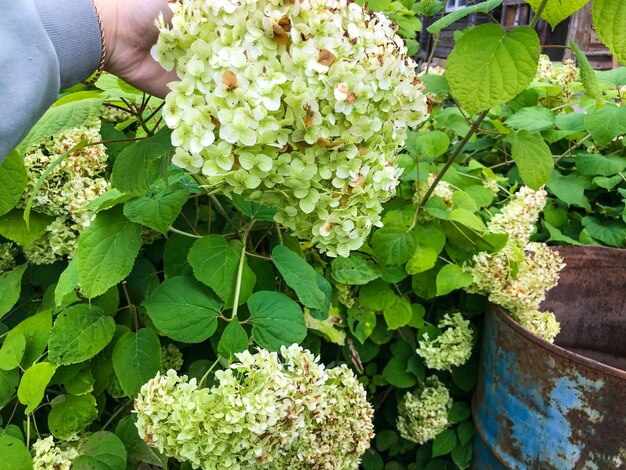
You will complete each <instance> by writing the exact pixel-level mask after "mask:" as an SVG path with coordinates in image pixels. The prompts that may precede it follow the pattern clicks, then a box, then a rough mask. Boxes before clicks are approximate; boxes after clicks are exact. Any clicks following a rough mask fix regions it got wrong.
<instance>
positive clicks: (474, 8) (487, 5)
mask: <svg viewBox="0 0 626 470" xmlns="http://www.w3.org/2000/svg"><path fill="white" fill-rule="evenodd" d="M501 4H502V0H488V1H486V2H481V3H477V4H475V5H470V6H468V7H465V8H462V9H460V10H455V11H453V12H451V13H448V14H447V15H445V16H444V17H443V18H440V19H438V20H437V21H435V22H434V23H433V24H431V25H430V26H429V27H428V28H427V31H428V32H429V33H430V34H435V33H438V32H439V31H441V30H442V29H445V28H447V27H448V26H450V25H451V24H452V23H456V22H457V21H459V20H460V19H461V18H465V17H466V16H469V15H471V14H473V13H477V12H488V11H491V10H493V9H494V8H497V7H499V6H500V5H501Z"/></svg>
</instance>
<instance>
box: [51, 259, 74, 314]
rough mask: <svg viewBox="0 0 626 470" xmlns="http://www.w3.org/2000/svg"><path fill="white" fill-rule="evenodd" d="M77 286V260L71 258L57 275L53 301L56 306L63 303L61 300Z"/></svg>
mask: <svg viewBox="0 0 626 470" xmlns="http://www.w3.org/2000/svg"><path fill="white" fill-rule="evenodd" d="M77 286H78V261H77V260H76V258H72V259H71V260H70V262H69V264H68V265H67V267H66V268H65V270H64V271H63V272H62V273H61V275H60V276H59V281H58V282H57V285H56V287H55V289H54V303H55V305H56V306H57V307H59V306H61V305H62V304H63V300H64V299H65V298H66V297H67V296H68V295H70V294H71V293H72V292H74V290H75V289H76V287H77Z"/></svg>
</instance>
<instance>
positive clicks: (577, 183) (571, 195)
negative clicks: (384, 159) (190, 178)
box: [546, 170, 591, 210]
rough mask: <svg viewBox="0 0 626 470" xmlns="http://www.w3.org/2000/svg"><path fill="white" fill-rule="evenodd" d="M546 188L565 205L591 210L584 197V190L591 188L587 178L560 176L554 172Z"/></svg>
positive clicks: (587, 200) (573, 175) (571, 174)
mask: <svg viewBox="0 0 626 470" xmlns="http://www.w3.org/2000/svg"><path fill="white" fill-rule="evenodd" d="M546 187H547V188H548V190H549V191H550V192H551V193H552V194H554V195H555V196H556V197H557V198H559V199H560V200H561V201H563V202H565V203H566V204H568V205H574V206H578V207H582V208H584V209H588V210H591V205H590V204H589V199H587V197H586V196H585V190H586V189H589V188H590V187H591V178H589V177H588V176H583V175H579V174H576V173H570V174H569V175H562V174H561V173H559V172H558V171H557V170H554V171H553V172H552V176H551V177H550V180H549V181H548V183H547V184H546Z"/></svg>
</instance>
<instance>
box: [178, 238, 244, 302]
mask: <svg viewBox="0 0 626 470" xmlns="http://www.w3.org/2000/svg"><path fill="white" fill-rule="evenodd" d="M242 249H243V247H242V245H241V242H240V241H239V240H233V241H231V242H228V241H227V240H226V238H225V237H223V236H221V235H208V236H206V237H203V238H200V239H199V240H197V241H196V242H195V243H194V244H193V246H192V247H191V249H190V250H189V255H188V258H187V259H188V260H189V264H190V265H191V267H192V268H193V273H194V275H195V276H196V279H198V280H199V281H200V282H202V283H204V284H206V285H207V286H209V287H210V288H211V289H213V291H214V292H215V293H216V294H217V295H218V296H219V297H220V298H221V299H222V300H223V301H224V303H225V304H226V306H227V307H229V308H230V307H232V305H233V301H234V296H235V283H236V281H237V269H238V266H239V258H240V257H241V250H242ZM255 283H256V275H255V274H254V271H252V269H250V267H249V266H248V263H247V262H246V261H244V266H243V274H242V278H241V290H240V293H239V304H240V305H241V304H242V303H245V302H246V300H248V297H250V294H252V290H253V289H254V284H255Z"/></svg>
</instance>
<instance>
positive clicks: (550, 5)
mask: <svg viewBox="0 0 626 470" xmlns="http://www.w3.org/2000/svg"><path fill="white" fill-rule="evenodd" d="M588 2H589V0H568V1H567V2H562V1H560V0H548V1H547V2H546V5H545V8H544V9H543V12H541V17H542V18H543V19H544V20H546V21H547V22H548V23H550V26H552V29H554V28H555V27H556V25H558V24H559V23H560V22H561V21H563V20H564V19H565V18H567V17H568V16H570V15H572V14H573V13H575V12H577V11H578V10H580V9H581V8H582V7H584V6H585V4H587V3H588ZM528 3H529V4H530V6H531V7H532V9H533V10H534V11H535V12H538V11H539V8H540V6H541V5H542V3H543V0H528Z"/></svg>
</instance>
